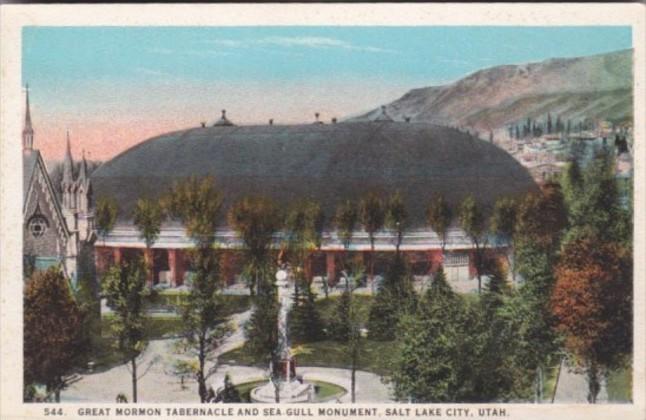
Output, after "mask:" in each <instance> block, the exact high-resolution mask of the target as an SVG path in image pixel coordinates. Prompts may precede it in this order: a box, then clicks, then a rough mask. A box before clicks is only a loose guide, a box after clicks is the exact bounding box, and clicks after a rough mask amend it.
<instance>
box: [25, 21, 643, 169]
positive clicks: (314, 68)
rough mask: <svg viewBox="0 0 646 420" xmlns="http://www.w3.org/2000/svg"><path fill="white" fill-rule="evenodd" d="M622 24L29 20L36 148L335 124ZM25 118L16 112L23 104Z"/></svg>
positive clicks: (557, 52)
mask: <svg viewBox="0 0 646 420" xmlns="http://www.w3.org/2000/svg"><path fill="white" fill-rule="evenodd" d="M631 36H632V35H631V30H630V27H598V26H597V27H473V26H471V27H460V26H452V27H449V26H428V27H419V26H418V27H340V26H326V27H26V28H24V30H23V63H22V64H23V66H22V72H23V73H22V80H23V85H24V84H26V83H28V84H29V92H30V101H31V104H32V107H31V108H32V109H31V113H32V120H33V124H34V130H35V132H36V133H35V140H34V142H35V147H36V148H38V149H40V150H41V152H42V153H43V155H44V157H45V159H46V160H50V161H51V160H58V159H61V158H62V156H63V153H64V150H65V149H64V148H65V135H66V134H65V133H66V131H69V132H70V138H71V141H72V149H73V150H72V152H73V154H74V155H75V157H78V156H80V154H81V152H82V151H85V154H86V156H87V157H88V158H90V159H93V160H107V159H109V158H111V157H113V156H114V155H115V154H117V153H120V152H121V151H123V150H125V149H127V148H128V147H131V146H133V145H135V144H137V143H139V142H141V141H143V140H145V139H147V138H149V137H152V136H155V135H158V134H162V133H164V132H167V131H174V130H180V129H184V128H189V127H196V126H199V124H200V123H201V122H206V123H207V124H210V123H213V122H214V121H215V120H217V119H218V118H219V116H220V111H221V110H222V109H226V110H227V116H228V117H229V118H230V119H231V120H232V121H233V122H234V123H236V124H253V123H259V124H265V123H267V121H268V120H269V119H270V118H273V119H274V122H275V124H292V123H307V122H311V121H314V114H315V113H316V112H319V113H320V114H321V118H322V119H324V120H329V119H331V118H333V117H337V118H339V119H342V118H344V117H348V116H352V115H356V114H359V113H362V112H364V111H367V110H370V109H372V108H375V107H376V106H379V105H381V104H385V103H388V102H390V101H392V100H394V99H397V98H398V97H400V96H402V95H403V94H404V93H406V92H407V91H408V90H410V89H412V88H417V87H423V86H430V85H438V84H445V83H449V82H452V81H455V80H458V79H460V78H462V77H464V76H466V75H468V74H470V73H473V72H474V71H477V70H480V69H483V68H487V67H493V66H496V65H501V64H520V63H527V62H536V61H542V60H544V59H547V58H555V57H577V56H585V55H593V54H600V53H605V52H610V51H617V50H622V49H627V48H631V47H632V40H631ZM21 112H23V113H24V110H21Z"/></svg>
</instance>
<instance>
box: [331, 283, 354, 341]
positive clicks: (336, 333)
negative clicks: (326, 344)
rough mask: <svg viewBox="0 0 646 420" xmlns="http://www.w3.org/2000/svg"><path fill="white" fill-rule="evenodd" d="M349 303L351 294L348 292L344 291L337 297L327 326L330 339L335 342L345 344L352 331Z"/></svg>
mask: <svg viewBox="0 0 646 420" xmlns="http://www.w3.org/2000/svg"><path fill="white" fill-rule="evenodd" d="M351 303H352V296H351V292H350V290H348V289H345V290H344V291H343V293H341V296H340V297H339V300H338V302H337V304H336V306H335V308H334V311H333V315H332V318H331V319H330V321H329V325H328V331H329V334H330V338H332V339H333V340H335V341H339V342H346V341H348V339H349V338H350V332H351V329H352V326H351V323H350V305H351Z"/></svg>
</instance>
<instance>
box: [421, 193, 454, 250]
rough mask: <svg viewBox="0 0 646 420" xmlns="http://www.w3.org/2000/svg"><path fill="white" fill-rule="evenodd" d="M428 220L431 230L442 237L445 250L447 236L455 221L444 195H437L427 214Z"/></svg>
mask: <svg viewBox="0 0 646 420" xmlns="http://www.w3.org/2000/svg"><path fill="white" fill-rule="evenodd" d="M426 218H427V220H428V224H429V226H431V229H433V231H434V232H435V233H436V234H437V235H438V236H439V237H440V239H441V241H442V249H444V246H445V245H446V234H447V231H448V229H449V226H450V225H451V220H452V219H453V212H452V211H451V207H449V203H448V202H447V201H446V200H445V199H444V197H443V196H442V195H440V194H438V195H436V196H435V197H434V199H433V200H432V201H431V204H430V205H429V206H428V210H427V212H426Z"/></svg>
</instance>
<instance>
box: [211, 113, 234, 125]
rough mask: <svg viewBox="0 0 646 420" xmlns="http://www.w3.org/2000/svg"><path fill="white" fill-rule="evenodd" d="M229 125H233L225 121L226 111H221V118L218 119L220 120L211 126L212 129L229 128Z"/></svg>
mask: <svg viewBox="0 0 646 420" xmlns="http://www.w3.org/2000/svg"><path fill="white" fill-rule="evenodd" d="M230 125H234V124H233V123H232V122H231V121H229V120H228V119H227V110H226V109H223V110H222V117H220V119H219V120H217V121H216V122H215V124H213V126H214V127H220V126H230Z"/></svg>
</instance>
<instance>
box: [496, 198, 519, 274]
mask: <svg viewBox="0 0 646 420" xmlns="http://www.w3.org/2000/svg"><path fill="white" fill-rule="evenodd" d="M516 217H517V204H516V201H515V200H514V199H512V198H500V199H498V200H497V201H496V204H495V205H494V209H493V213H492V215H491V219H490V220H489V230H490V231H491V233H492V234H494V235H495V237H496V241H497V242H498V245H502V246H508V247H509V250H508V251H507V253H506V254H505V255H506V257H507V263H508V264H509V267H510V270H511V275H512V279H513V280H514V281H516V270H515V264H514V263H515V258H514V253H515V249H516V248H515V246H514V233H515V228H516ZM510 254H511V255H510Z"/></svg>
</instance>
